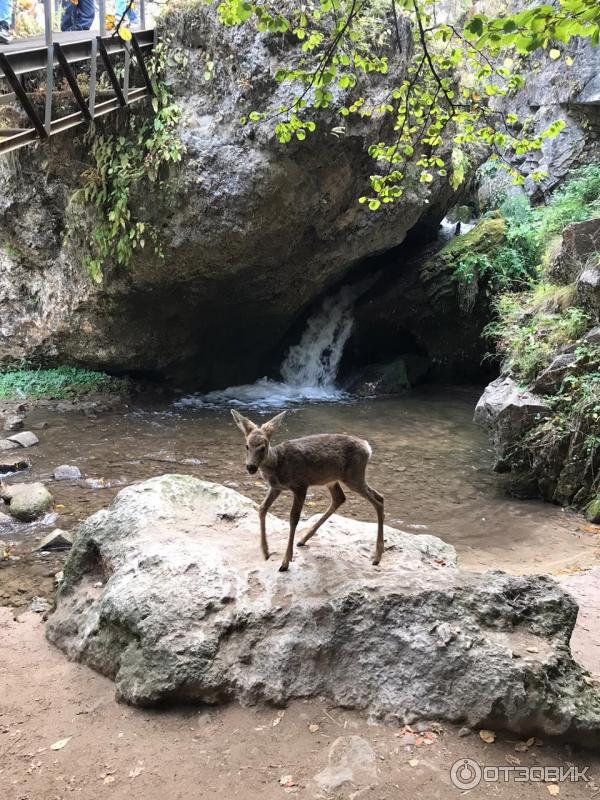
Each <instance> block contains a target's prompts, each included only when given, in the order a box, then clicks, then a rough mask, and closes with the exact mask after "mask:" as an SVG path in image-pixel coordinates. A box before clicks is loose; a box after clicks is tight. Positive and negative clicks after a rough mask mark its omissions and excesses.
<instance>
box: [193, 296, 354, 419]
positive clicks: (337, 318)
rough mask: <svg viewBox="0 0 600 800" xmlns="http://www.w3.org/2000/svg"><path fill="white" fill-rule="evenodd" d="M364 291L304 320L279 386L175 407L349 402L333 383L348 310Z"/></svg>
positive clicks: (252, 387)
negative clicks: (304, 324)
mask: <svg viewBox="0 0 600 800" xmlns="http://www.w3.org/2000/svg"><path fill="white" fill-rule="evenodd" d="M365 288H366V285H365V284H364V283H361V284H357V285H355V286H352V287H344V288H343V289H342V290H341V292H339V293H338V294H337V295H335V296H334V297H332V298H330V299H328V300H326V301H325V302H324V303H323V305H322V307H321V309H320V310H319V311H318V312H317V313H316V314H315V315H314V316H313V317H311V318H310V319H309V320H308V323H307V325H306V329H305V331H304V333H303V334H302V338H301V339H300V341H299V342H298V344H296V345H294V346H293V347H291V348H290V349H289V351H288V354H287V356H286V357H285V359H284V361H283V364H282V365H281V377H282V380H281V381H274V380H271V379H270V378H260V379H259V380H257V381H256V382H255V383H248V384H244V385H242V386H230V387H229V388H227V389H222V390H219V391H215V392H209V393H208V394H204V395H189V396H188V397H183V398H182V399H181V400H179V401H178V403H177V405H178V406H180V407H188V408H189V407H196V408H206V407H207V406H208V407H210V406H213V407H214V406H223V405H226V406H240V407H246V408H265V409H267V408H282V407H284V406H289V405H294V404H295V403H306V402H309V403H310V402H312V403H319V402H320V403H323V402H332V401H340V400H344V399H349V395H347V394H346V393H345V392H343V391H341V390H340V389H337V388H336V385H335V379H336V376H337V371H338V367H339V365H340V360H341V358H342V353H343V352H344V346H345V344H346V342H347V341H348V338H349V336H350V334H351V332H352V325H353V321H354V320H353V316H352V306H353V304H354V301H355V300H356V298H357V297H358V296H359V295H360V294H362V292H363V291H364V290H365Z"/></svg>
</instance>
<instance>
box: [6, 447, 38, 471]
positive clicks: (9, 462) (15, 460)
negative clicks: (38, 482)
mask: <svg viewBox="0 0 600 800" xmlns="http://www.w3.org/2000/svg"><path fill="white" fill-rule="evenodd" d="M11 444H14V443H13V442H11ZM16 448H18V445H15V449H16ZM30 466H31V461H30V460H29V459H28V458H26V457H25V456H23V455H21V454H20V453H4V452H2V449H1V447H0V473H5V472H21V471H22V470H25V469H29V467H30Z"/></svg>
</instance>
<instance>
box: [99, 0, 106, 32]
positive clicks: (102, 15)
mask: <svg viewBox="0 0 600 800" xmlns="http://www.w3.org/2000/svg"><path fill="white" fill-rule="evenodd" d="M98 16H99V17H100V36H102V37H104V36H106V0H98Z"/></svg>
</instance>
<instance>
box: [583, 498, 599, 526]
mask: <svg viewBox="0 0 600 800" xmlns="http://www.w3.org/2000/svg"><path fill="white" fill-rule="evenodd" d="M585 515H586V517H587V518H588V519H589V521H590V522H594V523H600V495H598V497H596V498H595V499H594V500H592V502H591V503H590V504H589V506H588V507H587V508H586V510H585Z"/></svg>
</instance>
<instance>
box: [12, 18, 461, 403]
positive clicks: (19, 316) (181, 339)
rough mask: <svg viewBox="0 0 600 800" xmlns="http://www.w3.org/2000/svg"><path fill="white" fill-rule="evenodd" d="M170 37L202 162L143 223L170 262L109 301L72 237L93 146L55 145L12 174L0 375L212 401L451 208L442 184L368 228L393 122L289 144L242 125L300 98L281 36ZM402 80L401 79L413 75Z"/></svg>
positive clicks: (16, 162) (147, 211) (188, 124)
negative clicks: (380, 147)
mask: <svg viewBox="0 0 600 800" xmlns="http://www.w3.org/2000/svg"><path fill="white" fill-rule="evenodd" d="M165 26H166V27H167V28H168V29H169V31H170V34H171V35H172V36H173V39H174V41H173V46H174V47H177V48H178V50H179V54H180V56H181V57H182V58H181V61H183V62H184V63H185V64H186V66H185V67H184V68H183V69H181V68H179V69H177V70H174V71H173V73H172V74H171V75H170V78H169V79H170V81H171V82H172V84H173V89H174V92H175V95H176V97H177V100H178V102H179V103H180V105H181V107H182V108H183V112H184V113H183V119H182V123H181V129H180V135H181V138H182V140H183V141H184V143H185V145H186V147H187V155H186V157H185V160H184V163H183V166H182V167H181V169H180V170H179V171H178V172H177V174H173V175H172V176H171V179H170V180H169V182H168V187H167V189H168V191H167V190H166V191H165V192H161V193H156V194H155V195H152V196H150V197H148V196H144V195H143V194H142V193H141V192H138V196H137V199H136V210H137V211H138V212H139V213H140V216H141V217H142V218H146V219H148V218H150V219H152V220H153V222H154V223H156V224H158V225H159V226H160V227H161V230H162V235H163V240H164V243H165V255H166V258H165V260H164V262H160V261H158V260H157V259H156V258H154V256H153V255H152V253H151V252H149V249H148V248H146V251H144V252H142V253H141V254H140V256H139V257H138V258H137V259H136V260H135V262H134V263H133V264H132V265H131V266H130V267H129V268H127V269H120V270H116V269H113V270H110V269H108V270H107V277H106V280H105V282H104V284H103V285H102V286H101V287H94V286H93V285H92V283H91V281H90V280H89V279H88V278H87V277H86V274H85V269H84V267H83V266H82V256H83V253H84V248H83V241H78V238H79V237H78V236H77V234H75V236H73V235H71V237H70V239H69V240H68V241H65V231H66V229H67V223H69V227H70V228H71V229H73V228H75V229H77V228H78V227H79V226H78V224H77V220H76V219H74V215H75V214H77V213H79V214H81V213H82V212H81V211H78V210H77V208H76V207H74V206H73V205H69V197H70V195H71V193H72V191H73V189H74V188H75V187H76V186H77V184H78V183H79V176H78V171H79V169H80V167H78V162H79V160H82V161H83V162H85V158H86V156H85V153H83V151H82V148H81V147H80V148H79V149H77V148H75V150H74V148H73V142H72V140H53V141H52V142H51V143H50V144H49V145H48V146H47V147H40V148H38V150H37V151H36V150H26V151H22V152H21V153H20V154H19V156H18V158H13V159H12V160H11V161H6V162H3V163H2V165H1V166H0V196H1V197H2V200H0V230H1V231H2V239H1V242H2V245H1V248H0V250H1V255H0V259H1V260H0V265H1V266H0V282H1V283H0V287H1V288H0V316H1V320H2V322H1V327H0V360H3V361H7V360H16V359H18V358H20V357H26V358H33V359H34V360H35V359H37V360H43V361H68V362H74V363H79V364H84V365H90V366H94V367H100V368H105V369H108V370H127V371H138V372H148V373H155V374H159V375H161V376H167V377H169V378H172V379H173V378H174V379H178V378H180V377H182V376H186V378H187V379H188V380H193V381H195V382H197V383H198V384H199V385H201V386H206V387H217V386H219V385H225V384H227V383H230V382H234V381H244V380H251V379H253V378H255V377H256V376H257V375H259V374H261V373H262V372H264V371H265V370H266V369H268V368H269V366H271V365H272V364H271V359H272V357H273V353H274V352H275V351H276V349H277V345H278V343H279V342H280V341H281V339H282V337H284V336H285V334H286V333H287V332H288V330H289V329H290V327H292V326H293V325H294V324H295V323H297V321H298V319H299V318H300V317H301V316H302V315H303V314H304V313H305V311H306V309H307V308H308V307H310V305H311V304H312V303H314V302H315V300H316V299H318V298H319V297H320V296H321V295H322V294H323V292H325V291H327V289H328V288H329V287H332V286H333V285H335V284H336V283H338V282H339V281H340V280H342V279H343V277H344V275H345V274H346V272H347V271H348V270H349V269H350V268H351V267H352V266H353V265H355V264H356V263H357V262H358V261H360V260H361V259H363V258H364V257H366V256H369V255H371V254H373V253H377V252H381V251H384V250H387V249H388V248H391V247H393V246H396V245H398V244H400V243H401V242H402V241H403V240H404V238H405V236H406V235H407V233H408V232H409V231H410V230H411V229H413V228H414V227H415V226H417V225H419V224H420V223H422V224H425V221H426V223H427V224H428V225H430V226H431V225H433V226H434V227H435V225H436V224H437V222H439V220H440V219H441V217H442V216H443V215H444V212H445V210H446V208H447V207H448V205H449V203H450V202H451V199H452V194H453V193H452V190H451V189H450V188H449V186H448V184H447V183H446V182H445V180H444V179H442V178H439V179H438V180H437V181H436V182H435V183H433V184H432V185H430V186H427V187H425V186H423V185H421V186H419V187H418V189H417V190H412V191H408V192H407V193H406V195H405V197H404V198H403V199H402V201H401V202H399V203H398V204H395V205H394V206H393V207H391V208H390V207H387V208H386V209H385V210H384V211H383V212H379V213H376V214H374V213H372V212H369V211H368V210H366V209H365V207H364V206H362V205H359V204H358V202H357V198H358V197H359V196H360V195H361V194H363V193H364V191H365V187H366V186H367V185H368V176H369V174H370V173H371V172H372V169H373V165H372V161H371V159H370V157H369V156H368V154H367V147H368V145H369V144H370V143H371V142H372V141H373V138H374V137H375V136H376V135H377V132H376V128H377V125H378V124H379V123H376V122H374V121H373V122H368V121H356V122H352V123H349V124H348V125H347V128H346V131H345V134H344V135H342V136H340V135H336V134H335V133H332V131H331V128H332V127H334V126H337V125H339V124H340V117H339V116H338V115H336V114H335V113H334V112H332V113H331V115H329V116H327V114H326V115H325V116H324V117H320V119H319V127H318V129H317V132H316V133H315V134H314V135H312V136H309V137H308V138H307V139H306V140H305V141H303V142H300V141H298V142H295V143H290V144H288V145H282V144H279V143H278V141H277V140H276V138H275V137H274V135H273V125H272V124H264V125H262V126H258V127H255V126H248V127H246V128H243V127H241V126H240V124H239V119H240V117H241V116H242V114H245V113H247V112H248V111H250V110H252V109H256V108H265V107H269V106H275V107H276V106H278V105H280V104H281V103H284V102H285V100H286V95H285V92H286V91H287V89H286V88H284V87H282V86H281V85H280V84H278V83H276V82H275V80H274V79H273V77H272V76H273V75H274V73H275V70H276V68H277V66H278V63H279V60H280V59H281V58H282V57H283V58H286V57H287V54H286V53H285V52H283V53H282V52H281V48H282V47H284V48H285V44H284V43H282V40H281V37H277V38H276V37H274V36H272V35H263V34H256V33H255V32H252V31H251V30H250V29H247V30H246V29H239V30H238V29H227V28H223V27H222V26H221V25H220V24H219V23H218V22H217V21H216V17H215V11H214V8H211V7H206V6H205V5H204V4H198V6H193V7H188V8H187V9H186V10H185V11H178V12H173V13H172V15H171V16H170V17H169V18H168V19H167V21H166V23H165ZM207 59H210V60H211V62H212V63H213V64H214V68H213V75H214V78H213V79H212V80H210V81H206V80H205V78H204V72H205V70H206V62H207ZM395 68H396V69H397V70H398V72H399V74H402V72H403V70H404V68H405V65H404V62H403V61H402V60H401V59H400V60H398V59H396V67H395ZM375 80H376V79H375ZM382 91H383V87H382ZM336 102H337V103H339V104H343V102H344V97H343V94H340V96H339V97H338V98H336ZM68 167H70V168H71V174H69V175H67V176H65V174H64V173H65V170H66V168H68ZM425 218H426V220H425ZM92 221H93V220H92ZM89 224H90V220H82V221H81V226H82V227H83V228H85V226H86V225H89Z"/></svg>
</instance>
